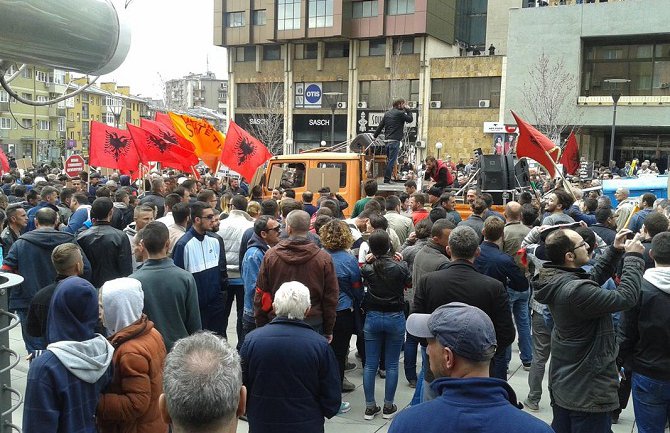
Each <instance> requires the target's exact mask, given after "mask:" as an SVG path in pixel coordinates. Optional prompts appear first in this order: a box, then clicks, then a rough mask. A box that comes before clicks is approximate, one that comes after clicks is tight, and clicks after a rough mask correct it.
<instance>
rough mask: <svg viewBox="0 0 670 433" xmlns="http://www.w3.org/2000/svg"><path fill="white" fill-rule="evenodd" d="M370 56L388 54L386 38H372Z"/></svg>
mask: <svg viewBox="0 0 670 433" xmlns="http://www.w3.org/2000/svg"><path fill="white" fill-rule="evenodd" d="M369 43H370V52H369V55H370V56H384V55H386V39H383V38H382V39H370V41H369Z"/></svg>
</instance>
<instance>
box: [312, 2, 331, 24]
mask: <svg viewBox="0 0 670 433" xmlns="http://www.w3.org/2000/svg"><path fill="white" fill-rule="evenodd" d="M308 8H309V28H311V29H315V28H320V27H332V26H333V0H309V5H308Z"/></svg>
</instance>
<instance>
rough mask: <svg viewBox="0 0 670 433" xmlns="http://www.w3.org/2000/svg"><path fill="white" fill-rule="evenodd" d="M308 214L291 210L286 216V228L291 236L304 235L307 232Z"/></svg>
mask: <svg viewBox="0 0 670 433" xmlns="http://www.w3.org/2000/svg"><path fill="white" fill-rule="evenodd" d="M309 219H310V217H309V214H308V213H307V212H305V211H304V210H297V209H296V210H292V211H291V212H289V214H288V215H287V216H286V227H287V228H288V229H289V231H290V233H289V234H292V235H303V236H304V235H306V234H307V232H308V231H309Z"/></svg>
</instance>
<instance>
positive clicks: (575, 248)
mask: <svg viewBox="0 0 670 433" xmlns="http://www.w3.org/2000/svg"><path fill="white" fill-rule="evenodd" d="M581 247H586V248H587V249H588V244H587V243H586V241H584V242H582V243H581V244H579V245H577V246H576V247H574V248H573V249H571V250H570V252H571V253H574V252H575V251H576V250H578V249H580V248H581Z"/></svg>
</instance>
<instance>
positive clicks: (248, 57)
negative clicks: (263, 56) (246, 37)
mask: <svg viewBox="0 0 670 433" xmlns="http://www.w3.org/2000/svg"><path fill="white" fill-rule="evenodd" d="M236 60H237V61H238V62H255V61H256V47H255V46H254V45H252V46H249V47H238V48H237V51H236ZM173 97H174V96H173Z"/></svg>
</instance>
